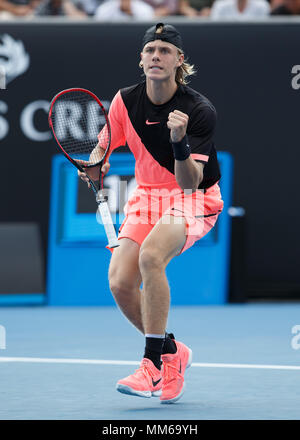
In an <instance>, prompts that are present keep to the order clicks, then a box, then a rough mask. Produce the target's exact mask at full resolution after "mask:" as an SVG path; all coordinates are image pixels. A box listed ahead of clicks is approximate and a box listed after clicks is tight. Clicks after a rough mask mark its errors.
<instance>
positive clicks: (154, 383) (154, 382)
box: [152, 378, 162, 387]
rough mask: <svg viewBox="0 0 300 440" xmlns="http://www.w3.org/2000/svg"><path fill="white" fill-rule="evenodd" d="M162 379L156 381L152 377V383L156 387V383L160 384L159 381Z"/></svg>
mask: <svg viewBox="0 0 300 440" xmlns="http://www.w3.org/2000/svg"><path fill="white" fill-rule="evenodd" d="M161 379H162V378H160V379H158V380H156V381H154V380H153V379H152V385H153V386H154V387H156V385H157V384H159V382H160V381H161Z"/></svg>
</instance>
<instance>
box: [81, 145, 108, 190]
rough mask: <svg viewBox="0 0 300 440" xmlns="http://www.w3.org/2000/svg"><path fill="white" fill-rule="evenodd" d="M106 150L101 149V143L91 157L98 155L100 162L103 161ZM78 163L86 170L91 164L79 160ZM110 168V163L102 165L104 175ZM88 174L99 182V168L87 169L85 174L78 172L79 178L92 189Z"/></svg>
mask: <svg viewBox="0 0 300 440" xmlns="http://www.w3.org/2000/svg"><path fill="white" fill-rule="evenodd" d="M104 153H105V150H104V149H103V148H101V146H100V145H99V143H98V144H97V145H96V147H95V148H94V150H93V151H92V153H91V155H90V156H92V155H94V154H97V156H99V160H101V158H102V157H103V156H104ZM77 162H78V163H79V164H80V165H81V166H82V167H83V168H84V166H85V165H88V164H89V161H86V160H77ZM109 168H110V163H109V162H105V163H104V164H103V165H102V168H101V171H102V173H103V175H104V176H105V175H106V174H107V173H108V171H109ZM87 174H88V175H89V177H90V178H91V179H92V180H94V181H97V180H99V166H95V167H92V168H87V169H86V171H85V172H84V173H82V172H81V171H79V170H78V176H79V177H80V179H81V180H83V181H84V182H86V183H87V184H88V187H90V186H91V185H90V183H89V179H88V178H87Z"/></svg>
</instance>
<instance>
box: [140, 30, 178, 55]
mask: <svg viewBox="0 0 300 440" xmlns="http://www.w3.org/2000/svg"><path fill="white" fill-rule="evenodd" d="M155 40H162V41H166V42H167V43H171V44H174V46H176V47H178V48H179V49H181V50H183V45H182V39H181V35H180V33H179V32H178V30H177V29H176V28H175V27H174V26H172V25H171V24H164V23H158V24H156V25H155V26H152V27H151V28H149V29H148V30H147V31H146V32H145V35H144V38H143V47H144V46H145V45H146V44H147V43H149V42H150V41H155Z"/></svg>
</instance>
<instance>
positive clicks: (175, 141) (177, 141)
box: [167, 110, 204, 192]
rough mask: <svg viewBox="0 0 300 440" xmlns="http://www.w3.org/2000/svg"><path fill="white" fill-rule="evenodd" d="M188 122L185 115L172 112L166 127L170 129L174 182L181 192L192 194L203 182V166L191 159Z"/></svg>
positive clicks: (179, 112) (175, 111)
mask: <svg viewBox="0 0 300 440" xmlns="http://www.w3.org/2000/svg"><path fill="white" fill-rule="evenodd" d="M188 122H189V117H188V115H187V114H185V113H183V112H181V111H179V110H174V111H173V112H171V113H170V114H169V119H168V122H167V126H168V128H169V129H170V138H171V142H172V147H173V152H174V157H175V167H174V168H175V177H176V181H177V183H178V185H179V186H180V187H181V188H182V189H183V190H187V189H189V190H192V191H193V192H194V191H196V189H197V188H198V187H199V185H200V183H201V182H202V180H203V168H204V165H203V164H202V163H201V162H200V163H199V162H196V161H195V160H194V159H192V157H191V154H190V147H189V145H188V139H187V136H186V130H187V126H188Z"/></svg>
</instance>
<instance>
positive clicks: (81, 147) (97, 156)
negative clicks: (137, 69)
mask: <svg viewBox="0 0 300 440" xmlns="http://www.w3.org/2000/svg"><path fill="white" fill-rule="evenodd" d="M48 121H49V126H50V128H51V130H52V133H53V136H54V139H55V140H56V142H57V145H58V147H59V149H60V151H61V152H62V153H63V154H64V156H65V157H66V158H67V159H68V160H69V161H70V162H71V163H72V164H73V165H74V166H75V167H76V168H77V169H78V170H79V171H81V172H82V173H86V176H87V178H88V181H89V184H90V186H91V188H92V190H93V191H94V194H95V196H96V202H97V204H98V211H99V213H100V216H101V219H102V223H103V225H104V228H105V232H106V236H107V239H108V247H109V248H114V247H117V246H119V244H118V239H117V235H116V231H115V227H114V224H113V221H112V217H111V213H110V210H109V206H108V203H107V196H106V195H105V194H104V190H103V173H102V171H101V168H102V165H103V164H104V163H105V159H106V157H107V154H108V151H109V147H110V141H111V130H110V123H109V119H108V116H107V113H106V110H105V108H104V106H103V104H102V103H101V102H100V100H99V99H98V98H97V96H96V95H94V93H92V92H90V91H89V90H86V89H81V88H72V89H66V90H62V91H61V92H59V93H58V94H57V95H55V96H54V98H53V99H52V101H51V104H50V110H49V115H48ZM87 156H88V160H87V158H86V157H87ZM94 167H99V179H98V180H95V181H94V180H92V179H91V178H90V176H89V175H88V174H87V171H88V169H89V168H94Z"/></svg>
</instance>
